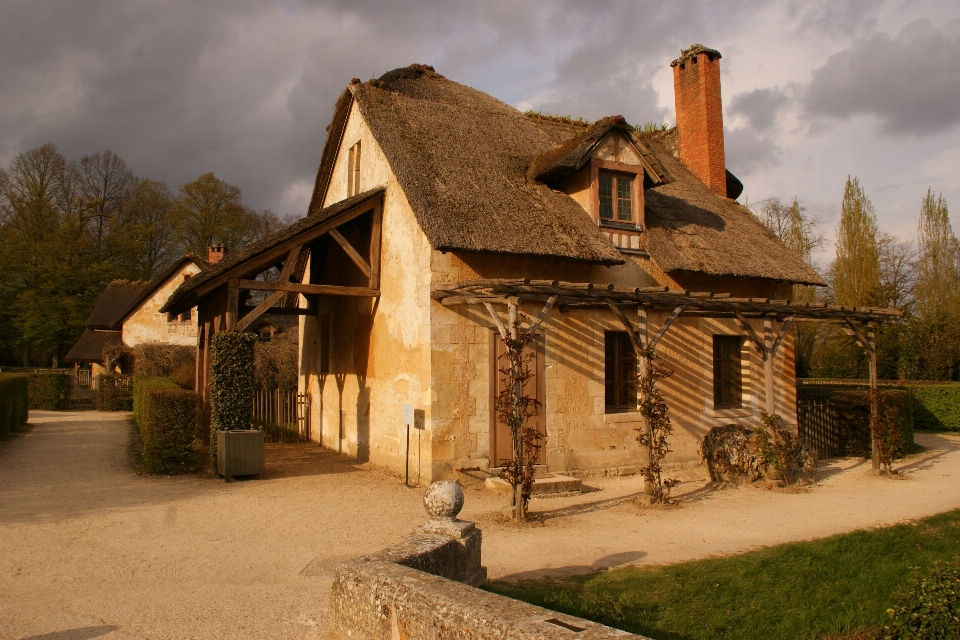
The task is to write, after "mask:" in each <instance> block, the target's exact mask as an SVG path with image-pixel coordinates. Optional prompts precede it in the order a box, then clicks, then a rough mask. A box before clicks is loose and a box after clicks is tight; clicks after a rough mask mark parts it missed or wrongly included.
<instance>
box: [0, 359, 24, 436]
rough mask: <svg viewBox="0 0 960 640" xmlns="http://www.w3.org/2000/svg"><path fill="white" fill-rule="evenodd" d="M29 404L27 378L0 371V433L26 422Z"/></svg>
mask: <svg viewBox="0 0 960 640" xmlns="http://www.w3.org/2000/svg"><path fill="white" fill-rule="evenodd" d="M29 406H30V395H29V378H28V377H27V376H25V375H19V374H15V373H0V435H6V434H8V433H11V432H13V431H17V430H18V429H21V428H23V426H24V425H26V424H27V418H28V413H29Z"/></svg>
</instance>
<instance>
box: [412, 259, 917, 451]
mask: <svg viewBox="0 0 960 640" xmlns="http://www.w3.org/2000/svg"><path fill="white" fill-rule="evenodd" d="M431 296H432V297H433V299H435V300H437V301H439V302H440V304H442V305H444V306H454V305H463V304H482V305H483V306H484V307H486V308H487V310H488V312H489V313H490V316H491V318H493V320H494V324H495V325H496V326H497V329H498V331H500V333H501V335H504V337H506V331H507V328H506V327H504V325H503V323H502V322H501V321H500V319H499V317H498V316H497V314H496V312H495V310H494V308H493V305H494V304H506V305H507V308H508V313H509V316H510V318H511V321H512V323H513V324H514V325H515V324H516V320H515V319H516V318H517V317H518V314H519V313H520V312H519V308H520V307H521V306H522V304H523V302H524V301H531V302H534V301H536V302H543V303H545V306H544V309H543V311H542V312H541V313H540V316H539V317H538V318H536V319H535V321H534V326H533V327H531V328H530V329H529V330H528V331H532V330H533V329H534V328H535V327H536V326H539V324H540V323H541V322H543V320H544V318H545V317H546V314H547V312H549V310H550V308H551V307H553V306H554V305H556V306H557V307H558V308H559V309H560V311H561V312H562V311H564V310H566V309H582V308H597V309H602V308H608V309H610V310H611V311H612V312H613V313H614V315H615V316H616V317H617V318H618V319H619V320H620V322H621V323H622V324H623V326H624V328H625V329H626V331H627V334H628V335H629V336H630V342H631V344H632V345H633V348H634V350H635V352H636V354H637V363H638V367H639V372H638V373H639V374H640V375H643V374H645V373H646V368H647V366H648V365H649V362H648V360H649V358H652V357H653V354H654V353H655V350H656V347H657V344H658V343H659V342H660V340H661V339H662V338H663V336H664V335H665V334H666V332H667V330H668V329H669V328H670V326H671V325H672V324H673V323H674V321H675V320H676V319H677V318H678V317H680V316H681V315H685V316H694V317H707V318H731V319H733V320H734V321H735V322H736V323H737V325H738V326H739V327H740V328H741V330H742V331H743V332H744V334H746V336H747V339H748V340H749V341H750V343H751V344H752V345H753V347H754V348H755V349H756V350H757V351H758V352H759V354H760V355H761V357H763V361H764V382H765V396H766V398H765V410H766V413H768V414H771V415H773V414H776V412H777V406H776V392H775V379H774V377H775V376H774V360H775V358H776V355H777V352H778V350H779V349H780V345H781V344H782V342H783V338H784V336H785V335H786V333H787V330H788V329H789V327H790V325H791V324H792V323H793V322H827V323H835V324H840V325H841V326H842V327H843V329H844V330H845V331H846V332H847V333H849V334H850V335H851V336H853V337H854V338H855V339H856V340H857V343H858V344H859V345H860V346H861V348H863V350H864V353H865V354H866V355H867V357H868V358H869V360H870V389H871V412H872V414H873V415H874V417H876V415H877V412H878V407H877V401H876V393H875V392H876V389H877V355H876V347H875V343H874V334H875V331H876V327H877V326H878V325H879V324H880V323H881V322H884V321H886V320H892V319H895V318H899V317H901V316H902V315H903V312H902V311H900V310H899V309H880V308H874V307H849V306H839V305H828V304H818V303H808V302H793V301H790V300H771V299H768V298H735V297H732V296H730V294H724V293H721V294H718V293H711V292H691V291H680V290H676V289H670V288H668V287H642V288H633V289H629V288H622V287H616V286H614V285H612V284H610V285H596V284H593V283H579V282H561V281H557V280H530V279H502V278H501V279H487V280H465V281H462V282H457V283H451V284H443V283H441V284H436V285H434V288H433V291H432V292H431ZM628 310H635V312H636V314H637V328H634V326H633V323H632V322H631V321H630V319H629V318H628V317H627V314H626V313H625V312H626V311H628ZM651 310H665V311H670V315H668V316H667V318H666V320H665V321H664V322H663V323H662V324H661V325H660V327H658V328H657V331H656V332H655V333H654V334H653V336H652V337H649V336H648V324H649V323H648V315H647V314H648V312H649V311H651ZM748 318H753V319H762V320H763V335H762V336H761V335H759V334H758V333H757V331H756V330H755V329H754V327H753V326H752V325H751V324H750V323H749V322H747V319H748ZM774 322H779V323H780V327H779V330H778V331H776V335H775V332H774ZM514 337H515V336H514ZM642 401H643V398H639V397H638V398H637V403H638V406H639V404H640V403H641V402H642ZM873 464H874V467H875V468H878V467H879V460H878V456H877V449H876V445H874V450H873Z"/></svg>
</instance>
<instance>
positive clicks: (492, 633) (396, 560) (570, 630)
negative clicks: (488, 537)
mask: <svg viewBox="0 0 960 640" xmlns="http://www.w3.org/2000/svg"><path fill="white" fill-rule="evenodd" d="M437 485H443V486H442V490H443V491H447V492H451V493H458V494H459V504H458V505H456V506H455V508H450V509H447V510H446V511H444V510H443V509H442V508H439V507H437V506H436V500H435V498H436V493H437V490H438V489H437V488H436V487H437ZM451 485H452V486H451ZM454 487H455V488H454ZM431 491H432V492H433V495H431ZM431 499H432V500H433V502H432V503H431ZM424 502H425V503H427V504H428V510H430V513H431V515H432V516H433V517H434V520H432V521H430V522H427V523H426V524H424V525H421V526H420V527H417V529H416V530H415V531H414V533H413V535H411V536H409V537H408V538H407V539H406V540H405V541H404V542H402V543H400V544H399V545H396V546H393V547H390V548H389V549H385V550H383V551H381V552H379V553H376V554H373V555H370V556H365V557H362V558H357V559H356V560H351V561H349V562H345V563H343V564H341V565H340V566H339V567H338V568H337V573H336V577H335V578H334V582H333V589H332V592H331V605H330V608H331V612H330V613H331V615H330V618H331V623H332V627H333V630H334V632H335V633H338V634H339V635H340V636H341V637H343V638H348V637H349V638H354V639H357V640H514V639H516V640H520V639H528V640H548V639H550V638H577V639H579V640H608V639H613V638H616V639H618V640H622V639H626V638H642V636H637V635H634V634H631V633H627V632H625V631H619V630H617V629H612V628H610V627H605V626H603V625H600V624H596V623H594V622H588V621H587V620H583V619H581V618H575V617H573V616H568V615H563V614H559V613H557V612H556V611H550V610H549V609H543V608H541V607H537V606H534V605H531V604H527V603H525V602H520V601H518V600H513V599H511V598H507V597H504V596H500V595H497V594H494V593H489V592H486V591H481V590H480V589H477V588H475V587H476V586H479V585H480V584H482V583H483V582H484V580H485V579H486V574H487V571H486V569H485V568H484V567H482V566H480V559H481V554H480V542H481V534H480V531H479V530H478V529H476V527H474V525H473V523H471V522H465V521H462V520H455V519H451V518H455V517H456V513H458V512H459V510H460V507H461V506H462V505H463V494H462V492H460V488H459V486H458V485H456V483H454V482H452V481H450V480H445V481H442V482H438V483H434V484H433V485H431V486H430V487H429V488H428V489H427V495H426V496H425V499H424ZM431 507H433V508H432V509H431ZM450 511H453V513H452V515H451V514H450V513H449V512H450ZM471 585H472V586H471Z"/></svg>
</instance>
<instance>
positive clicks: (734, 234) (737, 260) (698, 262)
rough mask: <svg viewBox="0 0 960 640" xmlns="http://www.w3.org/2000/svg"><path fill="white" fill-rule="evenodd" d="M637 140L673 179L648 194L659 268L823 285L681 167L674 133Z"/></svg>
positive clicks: (742, 212)
mask: <svg viewBox="0 0 960 640" xmlns="http://www.w3.org/2000/svg"><path fill="white" fill-rule="evenodd" d="M637 135H638V136H639V137H640V138H641V139H642V140H643V142H644V145H645V146H646V147H647V148H648V149H650V151H651V152H652V153H653V154H654V155H656V156H657V158H658V159H659V161H660V164H661V165H662V166H663V168H664V169H665V170H666V171H667V173H668V174H669V175H670V176H671V178H672V180H670V181H668V182H667V183H666V184H662V185H658V186H656V187H653V188H650V189H647V190H646V191H645V193H644V198H645V200H646V207H645V209H646V223H647V251H648V252H649V253H650V257H651V258H652V259H653V261H654V262H655V263H656V264H657V266H659V267H660V268H661V269H663V270H664V271H665V272H667V273H670V272H674V271H679V272H691V273H701V274H707V275H716V276H738V277H743V278H762V279H767V280H780V281H785V282H792V283H795V284H811V285H823V284H825V283H824V282H823V279H822V278H821V277H820V276H819V274H817V272H816V271H815V270H814V269H813V268H812V267H811V266H810V265H808V264H807V263H805V262H804V261H803V260H801V259H800V257H799V256H797V255H796V254H795V253H793V252H792V251H790V250H789V249H787V248H786V247H785V246H783V243H781V242H780V241H779V240H778V239H777V238H776V237H775V236H774V235H773V233H772V232H771V231H770V230H769V229H767V228H766V227H764V226H763V225H762V224H761V223H760V221H759V220H757V218H756V216H754V215H753V213H752V212H751V211H750V210H749V209H747V208H746V207H744V206H742V205H741V204H740V203H738V202H737V201H735V200H730V199H727V198H721V197H720V196H718V195H717V194H716V193H714V192H713V190H711V189H710V187H708V186H707V185H705V184H704V183H703V182H701V181H700V180H699V179H698V178H697V177H696V176H694V175H693V174H692V173H690V171H688V170H687V168H686V167H684V166H683V164H682V163H681V162H680V160H679V159H678V158H677V156H676V155H675V151H676V149H677V140H676V129H672V130H670V131H666V132H660V131H658V132H637Z"/></svg>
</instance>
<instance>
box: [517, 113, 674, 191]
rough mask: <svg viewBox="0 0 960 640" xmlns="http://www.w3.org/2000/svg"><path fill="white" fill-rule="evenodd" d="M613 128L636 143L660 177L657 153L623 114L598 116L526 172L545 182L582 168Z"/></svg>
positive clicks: (535, 161)
mask: <svg viewBox="0 0 960 640" xmlns="http://www.w3.org/2000/svg"><path fill="white" fill-rule="evenodd" d="M614 129H616V130H618V131H619V132H620V133H621V134H622V135H623V136H624V137H625V138H627V139H628V140H630V142H632V143H633V146H634V148H636V150H637V151H638V152H639V153H640V155H641V156H642V157H643V160H644V162H646V163H647V164H648V165H649V166H650V168H651V169H653V171H654V172H656V173H657V176H656V177H657V178H659V174H660V173H662V169H661V170H660V171H658V165H659V163H658V162H657V160H656V157H655V156H654V155H653V154H652V153H650V151H649V150H648V149H647V148H646V147H644V146H643V143H641V142H640V140H639V138H637V137H636V136H635V135H633V134H634V133H635V131H636V130H635V129H634V128H633V127H631V126H630V125H629V124H627V121H626V120H624V119H623V116H608V117H606V118H603V119H601V120H597V121H596V122H595V123H593V124H592V125H590V126H589V127H588V128H587V129H586V130H585V131H583V132H582V133H580V134H579V135H577V136H575V137H573V138H570V139H569V140H567V141H566V142H564V143H563V144H561V145H560V146H558V147H557V148H555V149H552V150H550V151H548V152H546V153H544V154H541V155H540V156H538V157H537V158H535V159H534V161H533V163H532V164H531V165H530V169H529V171H528V172H527V175H528V176H529V178H530V179H531V180H538V181H540V182H543V183H545V184H552V183H554V182H556V181H557V180H559V179H560V178H562V177H564V176H565V175H567V174H569V173H572V172H574V171H576V170H577V169H580V168H581V167H582V166H583V165H584V163H585V162H587V161H588V160H589V159H590V155H591V153H592V152H593V150H594V149H595V148H596V147H597V145H598V144H600V143H601V142H602V141H603V139H604V138H605V137H607V134H609V133H610V132H611V131H613V130H614ZM648 175H649V172H648ZM650 177H651V178H655V176H650ZM659 182H660V180H656V179H655V180H654V183H659Z"/></svg>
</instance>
